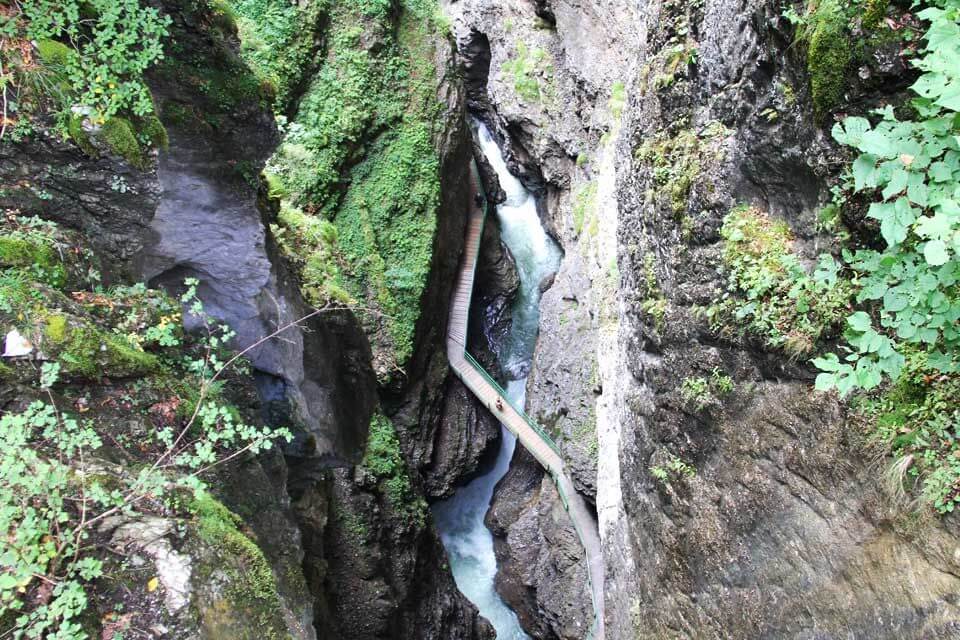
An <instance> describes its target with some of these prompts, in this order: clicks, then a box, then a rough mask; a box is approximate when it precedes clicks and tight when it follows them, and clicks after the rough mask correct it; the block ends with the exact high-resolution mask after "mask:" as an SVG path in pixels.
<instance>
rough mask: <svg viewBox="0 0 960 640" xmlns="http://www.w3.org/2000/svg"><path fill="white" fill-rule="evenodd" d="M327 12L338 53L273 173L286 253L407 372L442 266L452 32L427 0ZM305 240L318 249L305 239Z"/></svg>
mask: <svg viewBox="0 0 960 640" xmlns="http://www.w3.org/2000/svg"><path fill="white" fill-rule="evenodd" d="M254 5H256V6H258V7H260V9H261V10H266V9H267V8H268V7H269V6H270V5H269V3H266V2H259V3H254V2H253V0H251V1H250V2H241V3H238V4H237V6H238V7H239V12H240V14H241V16H253V15H255V11H254ZM324 7H325V8H326V10H327V11H328V14H329V15H328V18H327V22H328V27H327V30H326V33H325V35H326V43H327V46H326V50H325V51H324V52H322V56H321V60H320V61H319V69H318V71H317V73H316V75H315V76H314V77H313V78H312V81H311V82H310V84H309V86H307V87H306V90H305V93H304V95H303V97H302V99H301V101H300V103H299V106H298V109H297V112H296V114H295V115H294V116H293V118H292V119H291V121H290V122H289V123H288V124H287V125H286V133H285V136H284V139H283V142H282V143H281V145H280V147H279V148H278V150H277V152H276V154H275V155H274V157H273V158H272V159H271V160H270V162H269V164H268V167H267V173H268V177H269V180H270V184H271V192H272V194H273V195H275V196H279V197H280V198H281V199H282V207H281V212H282V213H281V216H280V219H279V220H278V223H279V226H280V227H281V228H282V229H283V232H282V233H283V238H284V244H283V246H284V248H285V249H286V251H287V253H288V255H289V256H290V257H291V258H292V259H293V261H294V263H295V264H297V265H300V267H301V279H302V286H303V289H304V291H305V292H306V293H307V295H308V299H309V300H310V301H311V302H312V303H314V304H323V303H325V302H327V301H328V300H331V299H332V300H337V301H340V302H344V301H347V300H350V301H352V302H356V303H357V304H358V305H359V306H361V307H363V308H365V309H370V310H372V311H373V312H374V313H373V314H372V315H370V316H369V317H368V330H369V331H370V332H371V334H372V338H373V342H374V345H375V348H376V350H377V351H378V352H379V353H380V354H381V356H383V357H384V358H385V360H386V361H388V362H390V363H391V364H390V366H389V368H391V369H395V368H398V367H402V366H403V364H404V363H405V362H406V361H407V359H408V358H409V357H410V355H411V354H412V352H413V346H414V345H413V343H414V333H415V330H416V324H417V321H418V319H419V317H420V299H421V296H422V293H423V290H424V288H425V286H426V284H427V278H428V276H429V273H430V266H431V262H432V259H433V243H434V234H435V230H436V224H437V218H436V217H437V209H438V206H439V204H440V176H439V172H440V160H439V157H438V155H437V151H436V148H435V142H434V138H435V136H436V135H437V133H438V132H439V131H440V130H441V127H442V123H441V122H440V114H441V113H442V111H441V110H442V105H441V104H440V102H439V101H438V98H437V90H438V85H437V83H438V79H437V76H438V73H437V69H436V68H435V65H434V58H435V47H436V43H437V41H438V38H441V37H445V30H446V28H447V27H446V25H445V24H444V23H443V21H442V19H440V17H439V14H438V9H437V7H436V5H435V4H434V3H432V2H429V1H424V0H406V1H405V2H402V3H400V5H399V7H400V10H399V12H398V11H394V10H393V8H392V7H393V5H392V4H391V3H389V2H374V1H372V0H364V1H360V0H330V1H329V2H327V3H325V4H324ZM271 28H272V27H271ZM257 29H259V30H257ZM265 29H266V27H263V26H258V25H255V24H254V23H253V22H251V23H250V24H248V25H247V27H246V28H242V29H241V34H243V33H250V32H251V30H253V31H256V33H255V34H253V33H251V35H249V36H248V37H254V38H260V39H263V38H265V37H267V31H266V30H265ZM245 46H246V45H245ZM245 51H247V49H245ZM261 54H263V52H262V51H259V52H257V53H256V54H254V53H250V55H251V56H252V59H253V61H254V63H255V66H256V65H259V66H260V67H261V68H274V67H276V66H277V65H281V66H282V64H283V62H282V60H279V59H277V60H263V59H260V58H258V56H261V57H262V55H261ZM309 217H315V218H317V222H316V223H310V222H309V221H308V220H307V218H309ZM323 221H329V223H331V224H332V225H333V227H335V229H336V233H335V234H333V233H331V232H330V230H329V228H324V227H323ZM321 228H323V229H324V230H322V232H321V233H316V231H317V230H320V229H321ZM304 232H306V233H309V234H310V235H311V236H312V237H313V238H314V240H304V239H302V238H297V237H296V236H298V235H299V234H302V233H304ZM334 235H335V240H331V239H327V238H329V237H331V236H334ZM316 238H320V239H321V241H319V242H318V241H316V240H315V239H316ZM316 254H320V255H319V257H318V256H317V255H316Z"/></svg>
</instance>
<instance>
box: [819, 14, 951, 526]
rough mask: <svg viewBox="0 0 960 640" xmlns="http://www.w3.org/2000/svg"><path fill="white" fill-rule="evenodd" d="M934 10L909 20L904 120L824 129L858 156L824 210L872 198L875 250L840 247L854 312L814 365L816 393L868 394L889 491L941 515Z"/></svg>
mask: <svg viewBox="0 0 960 640" xmlns="http://www.w3.org/2000/svg"><path fill="white" fill-rule="evenodd" d="M933 4H934V6H931V7H928V8H926V9H923V10H922V11H920V12H918V13H917V16H918V17H919V18H920V19H921V20H924V21H925V22H926V23H927V24H928V28H927V31H926V33H925V34H924V41H925V42H924V44H923V47H922V49H921V50H920V53H921V56H920V57H919V58H918V59H916V60H914V65H915V66H916V67H917V68H918V69H919V70H920V71H921V72H922V74H921V76H920V77H919V79H918V80H917V81H916V82H915V83H914V84H913V86H912V90H913V91H914V93H915V94H916V97H915V98H914V99H913V100H912V101H911V106H912V112H913V114H914V115H913V117H912V118H910V119H900V118H898V117H897V116H896V114H895V113H894V110H893V109H892V108H891V107H885V108H883V109H879V110H876V111H874V112H873V113H872V116H873V118H872V120H871V119H867V118H863V117H850V118H847V119H845V120H844V121H843V123H842V124H837V125H836V126H834V128H833V136H834V138H835V139H836V140H837V141H838V142H840V143H841V144H844V145H848V146H850V147H852V148H854V149H855V150H856V151H857V155H856V157H855V159H854V160H853V162H852V164H851V166H850V169H849V172H848V173H847V175H846V176H845V179H844V183H843V184H844V185H845V191H837V192H836V193H835V203H834V207H835V208H836V209H837V210H838V211H839V210H840V209H842V208H845V207H850V206H851V200H855V201H856V202H858V203H859V202H863V201H864V200H867V201H870V204H869V207H868V209H867V212H866V214H867V218H868V219H871V220H873V221H875V222H876V224H877V227H878V232H879V236H880V241H881V242H882V248H857V249H848V250H844V252H843V261H844V266H845V267H846V269H847V270H848V271H849V273H850V276H849V277H850V279H851V281H852V283H853V287H854V290H855V293H856V302H857V303H858V306H859V308H858V309H857V310H856V311H854V312H853V313H851V314H849V315H848V316H847V318H846V331H845V333H844V336H843V337H844V343H843V344H842V345H841V346H840V348H839V351H838V352H834V353H828V354H826V355H824V356H822V357H819V358H815V359H814V360H813V362H814V364H815V365H816V366H817V367H818V368H819V369H820V370H821V373H820V374H819V375H818V376H817V381H816V387H817V388H818V389H821V390H829V389H835V390H837V391H838V392H839V393H840V394H841V395H844V396H845V395H848V394H850V393H851V392H854V391H866V392H868V393H866V394H864V395H863V396H861V397H860V398H859V400H858V401H859V403H860V411H861V413H862V415H863V416H864V418H865V421H866V423H867V424H869V425H871V430H872V434H871V435H872V437H873V438H875V439H876V440H877V441H879V442H881V443H882V444H883V445H884V446H885V447H887V448H888V450H889V451H890V452H891V453H892V454H893V455H895V456H896V457H897V460H896V462H895V463H894V464H893V466H892V467H891V472H890V474H889V475H890V476H891V479H892V480H891V481H892V484H893V485H894V486H895V491H901V490H902V487H903V485H904V484H905V482H906V481H908V480H909V479H911V478H912V479H914V480H915V481H916V482H918V483H919V486H920V498H921V500H922V501H923V502H924V503H925V504H928V505H930V506H931V507H933V508H934V509H936V510H937V511H939V512H941V513H946V512H950V511H953V510H954V509H955V508H956V506H957V504H958V503H960V457H958V456H960V447H958V438H957V433H956V425H957V423H958V418H960V416H958V413H957V409H956V397H957V393H958V380H960V361H958V349H960V329H958V320H960V296H958V286H960V261H958V259H957V256H958V251H960V207H958V205H957V202H956V192H957V185H958V184H960V143H958V138H957V134H958V133H960V126H958V112H960V100H958V98H957V96H958V95H960V72H958V66H957V64H956V61H957V60H960V26H958V23H960V3H958V2H957V1H956V0H944V1H937V2H934V3H933ZM851 192H852V193H853V194H856V197H855V198H849V197H848V194H849V193H851Z"/></svg>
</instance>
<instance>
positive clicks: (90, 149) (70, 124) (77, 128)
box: [67, 114, 99, 157]
mask: <svg viewBox="0 0 960 640" xmlns="http://www.w3.org/2000/svg"><path fill="white" fill-rule="evenodd" d="M83 121H84V116H81V115H76V114H74V115H72V116H70V119H69V120H67V134H68V135H69V136H70V139H71V140H73V142H74V144H76V145H77V146H78V147H80V150H81V151H83V152H84V153H85V154H87V155H88V156H91V157H97V155H99V154H98V153H97V148H96V147H94V146H93V144H92V143H91V142H90V136H89V135H88V134H87V132H86V131H84V129H83Z"/></svg>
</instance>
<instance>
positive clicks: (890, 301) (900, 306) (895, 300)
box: [883, 289, 910, 312]
mask: <svg viewBox="0 0 960 640" xmlns="http://www.w3.org/2000/svg"><path fill="white" fill-rule="evenodd" d="M909 304H910V299H909V298H908V297H907V296H905V295H903V294H902V293H900V292H899V291H896V290H894V289H890V290H888V291H887V292H886V294H884V296H883V309H884V311H892V312H897V311H903V310H904V309H906V308H907V306H908V305H909Z"/></svg>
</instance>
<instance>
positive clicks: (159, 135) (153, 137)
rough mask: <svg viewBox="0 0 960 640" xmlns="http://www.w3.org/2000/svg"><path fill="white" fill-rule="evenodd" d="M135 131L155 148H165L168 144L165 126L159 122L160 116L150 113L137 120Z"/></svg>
mask: <svg viewBox="0 0 960 640" xmlns="http://www.w3.org/2000/svg"><path fill="white" fill-rule="evenodd" d="M137 131H138V132H139V133H140V135H142V136H144V137H145V138H146V139H147V140H149V141H150V145H151V146H153V147H155V148H157V149H166V148H167V147H169V146H170V137H169V136H168V135H167V128H166V127H164V126H163V123H162V122H160V118H158V117H157V116H155V115H154V114H152V113H151V114H150V115H148V116H144V117H142V118H140V119H138V120H137Z"/></svg>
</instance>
